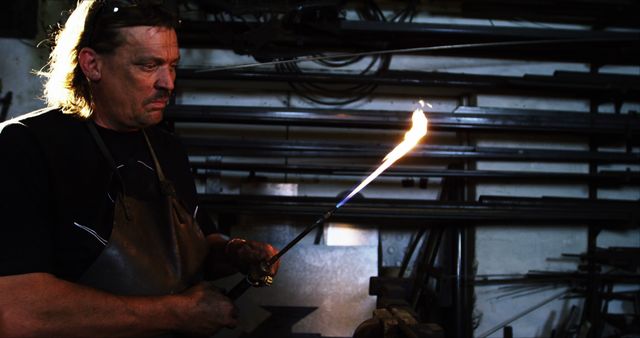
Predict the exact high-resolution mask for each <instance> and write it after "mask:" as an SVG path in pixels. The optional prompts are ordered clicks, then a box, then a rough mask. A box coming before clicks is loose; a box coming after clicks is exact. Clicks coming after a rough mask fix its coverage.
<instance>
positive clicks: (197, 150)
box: [182, 136, 640, 164]
mask: <svg viewBox="0 0 640 338" xmlns="http://www.w3.org/2000/svg"><path fill="white" fill-rule="evenodd" d="M182 142H183V143H184V144H185V145H186V146H187V147H188V148H190V153H191V154H193V155H209V154H210V155H216V156H220V155H233V156H256V157H280V156H296V157H306V158H309V157H314V158H327V157H333V158H375V159H379V158H380V157H381V156H383V155H384V153H383V152H384V149H391V148H392V146H391V145H389V144H357V143H349V144H341V143H329V142H307V141H271V140H255V141H252V140H230V139H214V138H197V137H187V136H185V137H182ZM406 157H408V158H429V159H453V160H511V161H545V162H563V163H567V162H593V163H595V162H597V163H620V164H622V163H630V164H637V163H640V153H623V152H614V151H598V152H595V151H572V150H555V149H528V148H527V149H517V148H495V147H474V146H448V145H422V146H417V147H416V148H415V149H414V150H412V152H411V153H410V154H408V155H407V156H406ZM403 161H406V159H404V160H403Z"/></svg>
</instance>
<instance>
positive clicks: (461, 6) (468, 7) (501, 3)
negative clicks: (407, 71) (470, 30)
mask: <svg viewBox="0 0 640 338" xmlns="http://www.w3.org/2000/svg"><path fill="white" fill-rule="evenodd" d="M426 8H427V9H428V10H429V11H430V12H431V13H434V14H439V15H452V14H455V15H456V16H461V17H467V18H485V19H494V20H495V19H502V20H509V21H511V20H514V19H515V18H517V20H518V21H521V20H522V21H525V22H526V21H529V22H560V23H576V24H584V25H592V26H598V27H604V26H618V27H619V26H628V27H638V26H640V22H638V20H637V16H636V15H634V14H635V13H640V4H638V2H636V1H633V0H612V1H599V0H572V1H557V0H520V1H509V0H457V1H449V0H436V1H430V2H429V5H428V6H427V7H426ZM452 8H454V9H453V10H452ZM452 11H453V13H452Z"/></svg>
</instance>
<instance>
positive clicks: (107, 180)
mask: <svg viewBox="0 0 640 338" xmlns="http://www.w3.org/2000/svg"><path fill="white" fill-rule="evenodd" d="M178 60H179V50H178V44H177V38H176V33H175V18H174V17H173V15H172V14H171V13H170V12H167V11H166V10H165V9H163V8H162V6H161V5H158V4H157V1H149V0H148V1H143V0H139V1H123V0H104V1H83V2H82V3H79V4H78V7H77V8H76V10H75V11H74V12H73V13H72V14H71V16H70V17H69V19H68V21H67V22H66V24H65V27H64V29H63V30H62V31H61V32H60V33H59V34H58V36H57V38H56V45H55V48H54V50H53V51H52V55H51V59H50V64H49V71H48V72H47V74H46V76H47V77H48V81H47V83H46V86H45V96H46V98H47V101H48V105H49V106H50V107H51V108H48V109H44V110H41V111H37V112H34V113H31V114H28V115H25V116H23V117H21V118H19V119H16V120H13V121H8V122H6V123H5V124H3V125H0V158H2V164H1V166H0V167H1V169H0V192H1V194H0V196H1V197H0V198H2V199H1V200H0V202H1V203H0V337H3V336H9V337H15V336H46V337H71V336H80V337H93V336H100V337H115V336H127V337H131V336H151V335H167V334H168V335H171V334H174V333H177V334H183V333H186V334H189V335H211V334H214V333H215V332H217V331H218V330H220V329H221V328H223V327H233V326H235V325H236V321H237V319H236V315H235V308H234V305H233V303H232V300H230V299H228V298H227V297H225V295H224V294H223V293H222V292H221V291H219V290H217V289H216V288H214V287H213V286H212V285H211V284H210V282H202V278H203V277H204V278H206V279H213V278H217V277H220V276H224V275H228V274H230V273H234V272H236V271H238V270H240V271H242V272H245V273H246V272H247V270H248V269H249V268H250V267H252V266H256V265H257V264H258V263H259V262H261V261H264V260H265V259H267V258H268V257H271V256H272V255H274V254H275V252H276V251H275V249H274V248H273V247H271V246H270V245H268V244H264V243H259V242H253V241H246V240H242V239H232V240H227V239H226V238H224V236H222V235H219V234H215V233H213V232H212V229H210V227H209V228H208V227H207V225H206V224H205V223H206V218H200V225H198V223H197V222H196V221H195V220H194V219H195V218H197V201H196V193H195V187H194V184H193V180H192V178H191V177H190V175H189V167H188V160H187V158H186V155H185V153H184V151H183V150H182V148H181V146H180V145H179V143H178V141H177V140H176V139H175V138H174V137H173V136H171V135H170V134H168V133H167V132H165V131H163V130H161V129H160V128H158V127H155V125H156V124H157V123H159V122H160V121H161V120H162V113H163V109H164V108H165V106H166V104H167V100H168V99H169V96H170V94H171V92H172V91H173V89H174V79H175V68H176V65H177V63H178ZM276 271H277V266H274V267H272V268H271V270H270V271H267V272H265V274H266V275H274V274H275V273H276Z"/></svg>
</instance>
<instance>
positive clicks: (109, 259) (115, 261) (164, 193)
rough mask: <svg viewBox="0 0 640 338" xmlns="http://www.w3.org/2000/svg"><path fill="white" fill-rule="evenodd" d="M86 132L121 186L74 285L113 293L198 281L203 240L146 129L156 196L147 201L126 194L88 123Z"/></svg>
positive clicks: (167, 289)
mask: <svg viewBox="0 0 640 338" xmlns="http://www.w3.org/2000/svg"><path fill="white" fill-rule="evenodd" d="M87 125H88V126H89V130H90V131H91V134H92V136H93V138H94V139H95V141H96V143H97V144H98V147H99V148H100V150H101V152H102V153H103V155H104V156H105V158H106V159H107V162H109V164H110V166H111V167H112V170H113V171H114V175H115V177H117V179H118V180H119V182H120V185H121V187H120V188H121V189H120V192H119V193H118V196H117V198H116V202H115V207H114V209H115V210H114V217H113V230H112V232H111V236H110V237H109V242H108V244H107V246H106V247H105V249H104V250H103V251H102V253H101V254H100V255H99V256H98V258H97V259H96V260H95V262H94V263H93V264H92V265H91V266H90V267H89V269H88V270H87V271H86V272H85V273H84V275H83V276H82V277H81V279H80V281H79V283H80V284H84V285H87V286H91V287H94V288H97V289H100V290H104V291H107V292H110V293H113V294H117V295H136V296H154V295H166V294H173V293H179V292H181V291H183V290H185V289H186V288H188V287H190V286H192V285H194V284H195V283H197V282H198V281H199V280H200V279H201V274H200V271H201V266H202V262H203V261H204V258H205V256H206V254H207V251H208V248H207V243H206V240H205V238H204V235H203V234H202V231H201V229H200V227H199V226H198V224H197V222H196V220H195V219H194V218H193V217H192V216H191V214H190V213H189V212H188V211H187V210H186V208H185V207H184V206H183V205H182V204H181V203H180V202H179V200H178V198H177V195H176V192H175V189H174V187H173V184H172V183H171V182H170V181H168V180H167V179H166V177H165V176H164V173H163V171H162V168H161V166H160V163H159V162H158V159H157V157H156V154H155V151H154V150H153V147H152V146H151V143H150V142H149V138H148V137H147V134H146V132H145V131H144V130H143V131H142V132H143V135H144V138H145V141H146V143H147V146H148V148H149V152H150V154H151V157H152V158H153V161H154V165H155V169H156V174H157V177H158V182H159V184H160V190H161V194H159V195H158V196H157V197H156V198H154V199H152V200H139V199H136V198H133V197H131V196H127V194H126V189H125V186H124V182H123V181H122V177H121V176H120V174H119V172H118V169H117V168H116V165H115V162H114V161H113V158H112V157H111V154H110V153H109V151H108V149H107V147H106V146H105V144H104V142H103V141H102V138H101V137H100V135H99V134H98V132H97V130H96V127H95V125H94V124H93V122H88V123H87Z"/></svg>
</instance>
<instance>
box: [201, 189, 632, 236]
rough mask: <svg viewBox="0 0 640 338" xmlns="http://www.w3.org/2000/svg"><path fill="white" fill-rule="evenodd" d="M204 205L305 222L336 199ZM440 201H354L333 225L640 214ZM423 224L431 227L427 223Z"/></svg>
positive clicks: (623, 208)
mask: <svg viewBox="0 0 640 338" xmlns="http://www.w3.org/2000/svg"><path fill="white" fill-rule="evenodd" d="M200 200H201V203H202V206H203V207H206V208H207V209H209V210H211V211H213V212H216V213H236V214H242V215H260V216H264V215H275V216H282V215H286V216H283V217H290V218H303V219H308V218H310V217H315V216H316V215H320V214H322V213H324V212H325V211H326V210H328V209H330V208H332V207H333V206H334V205H335V199H334V198H322V197H286V196H249V195H213V194H202V195H200ZM516 202H518V200H517V199H514V203H512V204H506V203H496V204H492V203H480V202H443V201H426V200H403V199H369V198H366V199H355V200H353V201H351V202H350V204H351V205H350V207H349V208H345V209H341V210H339V211H338V212H336V214H335V215H334V216H333V218H334V219H335V220H337V221H350V222H363V223H364V222H366V223H367V224H376V225H394V226H400V225H403V224H406V225H410V226H414V227H415V226H420V227H421V226H425V225H426V224H431V225H433V224H434V223H437V222H442V223H451V222H456V221H461V220H465V221H467V222H465V223H466V224H469V225H470V226H472V225H483V224H494V225H495V224H512V225H517V224H529V225H532V224H558V223H562V224H567V225H580V226H583V225H585V223H586V222H589V221H593V222H600V223H602V224H606V225H607V226H608V227H612V228H613V227H629V226H638V220H640V210H638V208H637V202H607V203H605V202H601V201H585V202H579V201H572V202H571V203H558V201H557V200H553V201H546V202H545V201H541V202H540V203H528V204H527V203H524V202H520V203H516ZM427 221H429V222H431V223H427Z"/></svg>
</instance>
